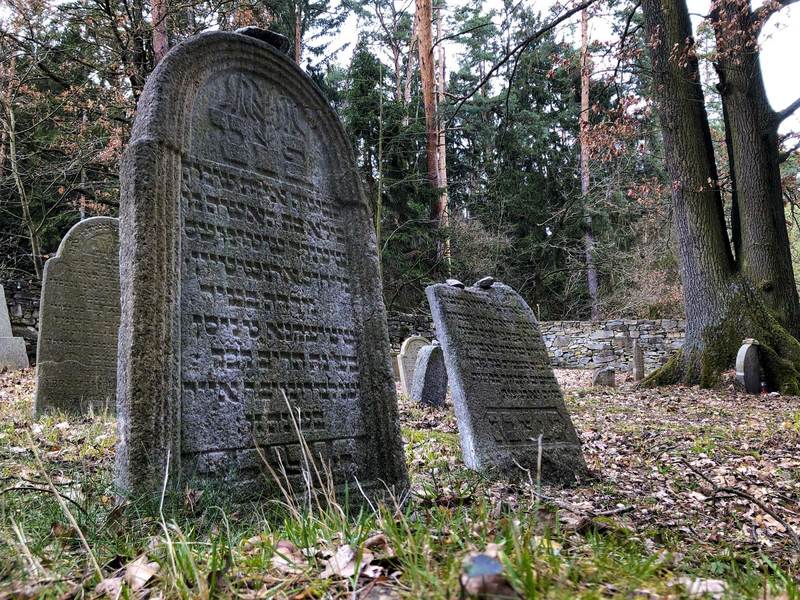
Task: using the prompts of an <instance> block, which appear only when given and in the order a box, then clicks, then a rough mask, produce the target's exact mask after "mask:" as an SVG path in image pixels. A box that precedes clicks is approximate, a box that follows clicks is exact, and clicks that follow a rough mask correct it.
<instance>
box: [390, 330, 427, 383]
mask: <svg viewBox="0 0 800 600" xmlns="http://www.w3.org/2000/svg"><path fill="white" fill-rule="evenodd" d="M428 344H430V341H429V340H428V339H426V338H424V337H422V336H420V335H412V336H411V337H410V338H406V339H405V340H404V341H403V344H402V345H401V346H400V354H398V355H397V368H398V370H399V371H400V391H401V392H402V393H403V394H408V393H410V392H411V384H412V382H413V381H414V367H415V366H416V364H417V356H418V355H419V351H420V350H422V349H423V348H424V347H425V346H427V345H428Z"/></svg>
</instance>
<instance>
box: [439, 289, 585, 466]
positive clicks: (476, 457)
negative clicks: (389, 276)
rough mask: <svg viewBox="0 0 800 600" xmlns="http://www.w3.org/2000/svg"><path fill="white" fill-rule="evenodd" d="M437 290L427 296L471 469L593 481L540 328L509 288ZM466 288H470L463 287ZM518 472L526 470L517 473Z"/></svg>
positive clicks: (465, 452) (466, 459) (463, 447)
mask: <svg viewBox="0 0 800 600" xmlns="http://www.w3.org/2000/svg"><path fill="white" fill-rule="evenodd" d="M479 283H480V284H481V285H482V286H483V287H478V286H474V287H469V288H466V289H462V287H459V286H457V285H448V284H437V285H432V286H429V287H428V288H427V289H426V290H425V292H426V294H427V296H428V301H429V303H430V306H431V312H432V315H433V321H434V324H435V326H436V333H437V337H438V338H439V340H440V341H441V343H442V348H443V350H444V360H445V364H446V365H447V376H448V380H449V383H450V390H451V392H452V396H453V404H454V407H455V412H456V418H457V420H458V433H459V436H460V438H461V449H462V453H463V456H464V462H465V463H466V464H467V466H468V467H470V468H473V469H485V468H488V467H495V468H497V469H499V470H500V471H501V472H503V473H505V474H507V475H522V474H523V473H522V471H521V470H520V468H519V466H522V467H524V468H525V469H529V470H530V472H531V473H532V475H533V476H534V477H535V476H536V474H537V456H538V452H539V448H540V441H541V450H542V463H541V467H542V471H541V475H542V477H543V478H545V479H548V480H552V481H560V482H574V481H575V479H576V476H582V475H585V473H586V464H585V463H584V460H583V455H582V453H581V448H580V441H579V440H578V436H577V434H576V433H575V428H574V427H573V425H572V421H571V420H570V417H569V414H568V413H567V409H566V406H565V405H564V398H563V397H562V395H561V389H560V388H559V387H558V382H557V381H556V378H555V375H554V374H553V369H552V368H551V367H550V361H549V358H548V355H547V349H546V348H545V345H544V341H543V340H542V335H541V332H540V331H539V324H538V322H537V321H536V318H535V317H534V316H533V312H532V311H531V309H530V308H529V307H528V305H527V304H526V303H525V301H524V300H523V299H522V297H520V295H519V294H517V293H516V292H515V291H514V290H513V289H511V288H510V287H508V286H506V285H503V284H501V283H493V280H491V279H490V278H485V280H481V282H479ZM461 286H463V284H461ZM518 465H519V466H518Z"/></svg>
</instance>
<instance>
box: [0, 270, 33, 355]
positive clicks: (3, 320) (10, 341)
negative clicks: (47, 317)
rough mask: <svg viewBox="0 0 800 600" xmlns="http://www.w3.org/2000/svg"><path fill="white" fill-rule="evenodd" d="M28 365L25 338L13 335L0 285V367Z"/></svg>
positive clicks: (3, 291) (4, 295)
mask: <svg viewBox="0 0 800 600" xmlns="http://www.w3.org/2000/svg"><path fill="white" fill-rule="evenodd" d="M29 366H30V363H29V362H28V355H27V353H26V352H25V340H24V339H22V338H21V337H14V334H13V333H12V332H11V319H10V318H9V317H8V304H6V291H5V290H4V289H3V286H1V285H0V368H3V367H6V368H9V369H27V368H28V367H29Z"/></svg>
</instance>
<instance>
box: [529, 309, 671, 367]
mask: <svg viewBox="0 0 800 600" xmlns="http://www.w3.org/2000/svg"><path fill="white" fill-rule="evenodd" d="M540 327H541V331H542V337H544V343H545V345H546V346H547V352H548V353H549V354H550V362H551V363H552V365H553V366H554V367H560V368H565V369H594V368H598V367H607V366H613V367H614V368H616V369H618V370H620V371H630V370H632V369H633V354H632V349H633V340H638V341H639V344H640V345H641V347H642V350H643V351H644V361H645V370H646V372H648V373H649V372H650V371H652V370H653V369H655V368H657V367H660V366H661V365H662V364H664V363H665V362H666V361H667V359H668V358H669V357H670V355H672V353H673V352H675V351H676V350H678V349H679V348H680V347H681V346H683V340H684V337H685V335H686V321H684V320H676V319H659V320H649V319H636V320H633V319H631V320H623V319H614V320H610V321H598V322H596V323H595V322H591V321H542V322H541V323H540Z"/></svg>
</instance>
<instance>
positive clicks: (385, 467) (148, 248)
mask: <svg viewBox="0 0 800 600" xmlns="http://www.w3.org/2000/svg"><path fill="white" fill-rule="evenodd" d="M121 184H122V196H121V202H120V204H121V207H120V213H121V214H120V217H121V230H120V244H121V254H120V256H121V265H120V270H121V275H122V317H121V326H120V345H119V378H118V402H117V408H118V423H119V425H118V430H119V444H118V451H117V470H118V483H119V485H120V486H121V487H122V488H123V489H124V490H127V491H129V492H133V493H139V492H150V493H152V492H155V491H157V490H158V489H159V487H160V481H161V480H162V479H163V477H164V473H165V470H166V469H167V465H168V463H169V472H170V474H171V476H172V477H173V479H174V478H176V477H178V476H180V477H183V478H195V479H199V480H201V481H216V482H219V483H223V484H224V486H225V489H226V490H228V491H229V492H230V493H231V494H232V495H239V494H242V495H245V496H255V495H261V494H264V493H267V494H269V493H275V492H276V491H277V490H276V489H275V485H274V481H271V477H270V475H269V474H268V473H267V471H268V470H267V469H265V467H264V464H263V461H267V462H268V463H269V465H270V466H271V467H272V469H274V470H275V471H276V472H278V473H280V472H282V471H283V470H285V472H286V475H287V477H288V479H289V481H290V483H291V484H292V485H293V486H298V487H302V486H303V472H304V470H307V469H306V468H307V466H308V465H307V463H306V460H305V458H306V456H307V454H304V449H305V448H307V450H308V453H310V454H311V455H312V458H314V459H315V460H316V461H318V462H320V461H321V462H324V463H326V464H328V465H330V468H331V472H332V473H333V477H334V482H333V483H334V484H335V485H337V486H339V487H340V488H341V487H343V486H344V485H349V486H350V489H351V490H355V489H356V488H355V481H356V480H358V483H359V485H360V486H361V488H362V489H363V490H364V491H365V493H367V494H368V495H369V494H380V493H381V491H382V490H384V489H385V486H387V485H388V486H396V487H398V488H399V487H404V486H405V485H406V468H405V462H404V458H403V451H402V443H401V438H400V429H399V422H398V415H397V405H396V398H395V387H394V381H393V379H392V371H391V367H390V358H389V340H388V335H387V327H386V313H385V308H384V305H383V299H382V296H381V287H380V276H379V272H378V260H377V252H376V247H375V238H374V231H373V227H372V222H371V217H370V212H369V204H368V200H367V198H366V196H365V195H364V193H363V191H362V189H361V185H360V181H359V177H358V172H357V169H356V166H355V163H354V160H353V156H352V152H351V149H350V144H349V142H348V140H347V138H346V137H345V135H344V133H343V131H342V128H341V125H340V123H339V121H338V119H337V118H336V116H335V114H334V113H333V111H332V109H331V108H330V106H329V105H328V103H327V101H326V100H325V98H324V97H323V96H322V94H321V93H320V92H319V90H318V89H317V88H316V87H315V86H314V85H313V83H312V82H311V80H310V79H309V78H308V77H307V76H306V75H305V74H304V73H303V72H302V71H301V70H300V69H299V68H298V67H297V66H296V65H295V64H294V63H293V62H292V61H291V60H290V59H289V58H288V57H286V56H285V55H282V54H281V53H280V52H278V51H277V50H275V49H274V48H272V47H271V46H269V45H267V44H266V43H264V42H262V41H259V40H257V39H254V38H252V37H248V36H245V35H242V34H238V33H223V32H211V33H206V34H201V35H199V36H196V37H193V38H191V39H190V40H188V41H186V42H184V43H182V44H179V45H178V46H176V47H175V48H174V49H173V50H172V51H171V52H170V53H169V54H168V55H167V56H166V57H165V58H164V60H163V61H162V62H161V63H160V64H159V66H158V67H157V68H156V70H155V71H154V72H153V73H152V74H151V75H150V77H149V79H148V82H147V86H146V87H145V90H144V92H143V95H142V97H141V99H140V101H139V105H138V110H137V116H136V121H135V123H134V126H133V133H132V137H131V142H130V145H129V146H128V148H127V150H126V153H125V156H124V159H123V163H122V173H121ZM284 393H285V395H286V399H284ZM298 415H299V416H298ZM297 427H299V428H300V429H301V430H302V434H303V436H304V438H305V444H301V443H300V439H299V437H298V432H297ZM312 476H313V475H312ZM358 496H360V492H359V493H351V498H355V497H358Z"/></svg>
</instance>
